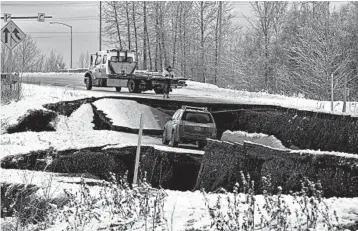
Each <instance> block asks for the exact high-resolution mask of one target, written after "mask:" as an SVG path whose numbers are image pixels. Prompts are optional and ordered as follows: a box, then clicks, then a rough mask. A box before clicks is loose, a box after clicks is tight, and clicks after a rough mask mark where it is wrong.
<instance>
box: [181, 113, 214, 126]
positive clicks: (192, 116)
mask: <svg viewBox="0 0 358 231" xmlns="http://www.w3.org/2000/svg"><path fill="white" fill-rule="evenodd" d="M182 119H183V120H185V121H188V122H193V123H200V124H208V123H212V122H213V119H212V117H211V116H210V114H209V113H201V112H189V111H186V112H184V114H183V117H182Z"/></svg>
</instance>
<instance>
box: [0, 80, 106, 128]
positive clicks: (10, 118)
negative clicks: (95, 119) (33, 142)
mask: <svg viewBox="0 0 358 231" xmlns="http://www.w3.org/2000/svg"><path fill="white" fill-rule="evenodd" d="M103 95H112V94H111V93H110V92H108V93H106V92H96V91H78V90H74V89H69V88H62V87H52V86H39V85H33V84H22V96H23V97H22V99H21V100H20V101H18V102H16V103H10V104H7V105H1V133H3V132H4V129H5V128H6V127H8V126H11V125H14V124H16V123H17V122H18V121H17V120H18V119H19V118H20V117H21V116H23V115H25V114H26V112H27V111H28V110H30V109H43V110H46V109H45V108H43V106H42V105H44V104H47V103H56V102H60V101H66V100H76V99H82V98H87V97H92V96H93V97H100V96H103Z"/></svg>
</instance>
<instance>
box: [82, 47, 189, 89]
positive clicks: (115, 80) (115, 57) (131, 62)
mask: <svg viewBox="0 0 358 231" xmlns="http://www.w3.org/2000/svg"><path fill="white" fill-rule="evenodd" d="M137 66H138V63H137V60H136V53H135V52H134V51H122V50H118V49H111V50H104V51H98V52H97V53H96V54H92V55H91V64H90V67H89V69H88V71H86V73H85V75H84V83H85V84H86V89H87V90H91V89H92V87H93V86H95V87H114V88H115V89H116V91H117V92H120V91H121V89H122V88H123V87H127V88H128V91H129V92H130V93H141V92H144V91H150V90H154V92H155V93H156V94H163V86H164V80H165V77H163V76H162V73H160V72H152V71H146V70H136V69H137ZM171 80H172V81H171V88H179V87H183V86H186V84H185V80H187V79H185V78H182V77H177V78H172V79H171Z"/></svg>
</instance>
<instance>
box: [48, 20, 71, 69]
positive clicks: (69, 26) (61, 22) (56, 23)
mask: <svg viewBox="0 0 358 231" xmlns="http://www.w3.org/2000/svg"><path fill="white" fill-rule="evenodd" d="M50 24H61V25H64V26H67V27H69V28H70V29H71V69H72V26H70V25H67V24H65V23H62V22H50Z"/></svg>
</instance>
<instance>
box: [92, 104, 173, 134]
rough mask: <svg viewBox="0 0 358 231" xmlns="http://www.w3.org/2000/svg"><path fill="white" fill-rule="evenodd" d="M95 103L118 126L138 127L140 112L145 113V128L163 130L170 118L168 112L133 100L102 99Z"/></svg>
mask: <svg viewBox="0 0 358 231" xmlns="http://www.w3.org/2000/svg"><path fill="white" fill-rule="evenodd" d="M93 104H94V105H95V106H96V107H97V109H98V110H100V111H103V112H104V113H105V114H106V117H107V118H110V119H111V121H112V124H113V125H116V126H122V127H129V128H132V129H138V128H139V122H140V114H141V113H143V116H144V117H143V119H144V124H143V129H156V130H163V127H164V125H165V123H166V122H167V121H168V120H169V119H170V116H169V115H168V114H166V113H164V112H161V111H159V110H158V109H156V108H151V107H149V106H146V105H143V104H139V103H137V102H136V101H132V100H120V99H100V100H97V101H96V102H94V103H93Z"/></svg>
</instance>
